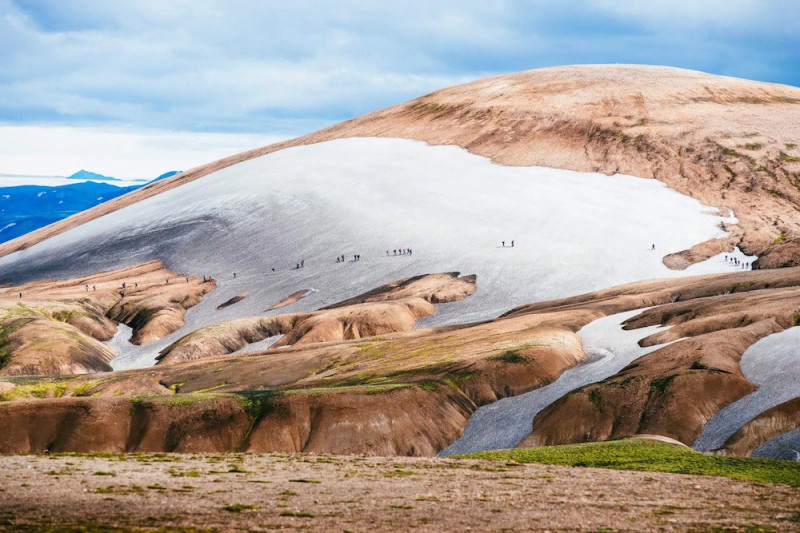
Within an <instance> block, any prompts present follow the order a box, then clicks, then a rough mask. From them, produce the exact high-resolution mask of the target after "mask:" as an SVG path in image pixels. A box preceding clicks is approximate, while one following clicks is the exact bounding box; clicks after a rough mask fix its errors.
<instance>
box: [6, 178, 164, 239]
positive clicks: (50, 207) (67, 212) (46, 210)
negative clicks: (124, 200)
mask: <svg viewBox="0 0 800 533" xmlns="http://www.w3.org/2000/svg"><path fill="white" fill-rule="evenodd" d="M175 174H178V171H176V170H172V171H170V172H166V173H164V174H162V175H160V176H159V177H157V178H156V179H154V180H152V181H150V182H149V183H152V182H154V181H158V180H163V179H166V178H169V177H170V176H174V175H175ZM70 178H71V179H75V180H92V181H82V182H79V183H74V184H70V185H61V186H55V187H54V186H46V185H19V186H15V187H0V243H3V242H6V241H10V240H11V239H15V238H17V237H19V236H21V235H25V234H26V233H30V232H31V231H34V230H36V229H39V228H42V227H44V226H47V225H48V224H52V223H53V222H57V221H59V220H61V219H63V218H67V217H68V216H71V215H74V214H75V213H80V212H81V211H84V210H86V209H89V208H91V207H94V206H96V205H98V204H102V203H103V202H107V201H108V200H111V199H112V198H116V197H117V196H122V195H123V194H126V193H129V192H131V191H133V190H135V189H138V188H139V187H142V185H132V186H129V187H120V186H119V185H116V184H114V183H113V182H115V181H121V180H118V179H117V178H112V177H109V176H103V175H102V174H96V173H94V172H89V171H86V170H81V171H79V172H76V173H75V174H73V175H72V176H70ZM143 185H144V184H143Z"/></svg>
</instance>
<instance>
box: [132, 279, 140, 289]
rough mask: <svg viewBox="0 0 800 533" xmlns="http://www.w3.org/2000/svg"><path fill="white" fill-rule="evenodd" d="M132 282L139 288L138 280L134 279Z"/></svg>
mask: <svg viewBox="0 0 800 533" xmlns="http://www.w3.org/2000/svg"><path fill="white" fill-rule="evenodd" d="M133 284H134V285H135V286H136V288H137V289H138V288H139V282H138V281H134V282H133Z"/></svg>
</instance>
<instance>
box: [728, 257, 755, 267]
mask: <svg viewBox="0 0 800 533" xmlns="http://www.w3.org/2000/svg"><path fill="white" fill-rule="evenodd" d="M729 259H730V260H729ZM725 262H726V263H730V264H732V265H733V266H737V267H739V268H741V269H742V270H755V265H754V264H753V263H750V262H747V261H740V260H739V259H737V258H736V257H733V256H731V257H730V258H728V256H727V255H726V256H725Z"/></svg>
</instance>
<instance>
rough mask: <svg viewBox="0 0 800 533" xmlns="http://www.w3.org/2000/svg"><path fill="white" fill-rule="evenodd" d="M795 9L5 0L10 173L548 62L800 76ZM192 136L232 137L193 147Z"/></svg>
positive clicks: (308, 125)
mask: <svg viewBox="0 0 800 533" xmlns="http://www.w3.org/2000/svg"><path fill="white" fill-rule="evenodd" d="M797 20H800V2H798V1H796V0H760V1H758V0H726V1H723V0H705V1H703V2H698V1H696V0H669V1H668V0H649V1H647V2H642V1H635V0H630V1H623V0H583V1H580V0H532V1H527V2H524V1H511V0H509V1H493V0H483V1H480V2H478V1H446V0H443V1H440V2H426V1H422V0H406V1H404V2H371V1H367V0H360V1H359V0H342V1H340V2H323V1H314V2H311V1H298V2H277V1H271V0H269V1H247V0H226V1H222V0H213V1H212V0H208V1H202V2H201V1H193V0H171V1H170V2H160V1H156V0H124V1H123V0H120V1H118V2H116V1H115V2H107V1H102V0H69V1H62V0H0V49H1V50H3V52H2V53H1V54H0V125H2V127H0V173H15V172H16V173H31V174H41V173H60V174H65V173H70V172H73V171H74V170H77V169H76V168H71V167H69V166H67V165H68V164H71V162H69V161H65V162H64V163H58V162H57V161H56V159H58V158H57V156H52V157H51V159H53V161H51V163H53V164H54V165H55V166H56V167H58V165H59V164H60V165H61V167H58V169H57V170H56V169H54V168H53V167H52V166H51V165H50V163H47V162H46V161H43V160H39V161H38V164H39V165H40V166H38V167H37V166H36V163H37V161H36V160H32V159H31V157H33V156H22V155H19V154H20V153H22V152H32V153H34V154H35V153H37V149H38V152H39V153H44V154H45V155H47V148H48V147H55V145H60V144H62V142H61V139H63V137H62V136H63V134H64V132H65V131H66V128H78V129H80V130H81V131H82V132H83V133H81V134H80V135H76V138H81V137H83V138H84V140H85V141H86V143H87V145H86V150H82V149H81V150H75V147H74V146H73V149H74V153H76V155H77V156H80V157H84V158H86V157H90V158H91V157H93V156H91V155H88V156H87V155H85V154H91V153H92V150H91V146H92V145H93V144H94V145H96V144H97V143H101V144H102V143H105V142H110V143H111V145H115V143H116V144H118V145H120V146H126V142H127V141H126V140H125V139H126V137H125V136H129V137H128V138H127V139H128V141H131V144H130V146H132V147H135V146H136V145H137V143H138V144H139V145H147V144H148V143H147V142H145V141H143V140H142V139H138V138H139V136H148V135H155V137H156V138H158V135H161V136H162V138H169V139H171V140H172V142H171V145H170V146H171V149H172V150H173V151H174V152H173V153H175V154H176V155H175V159H176V162H175V163H173V162H167V163H165V164H163V165H161V166H158V168H156V165H158V164H159V163H157V160H158V161H160V160H161V159H160V158H162V157H163V156H164V155H166V154H165V153H164V151H162V152H161V153H159V154H153V155H152V158H151V157H150V156H147V157H144V158H143V159H148V160H149V159H152V162H151V163H148V164H143V163H141V162H140V163H136V162H135V161H136V159H137V158H136V157H132V158H131V159H130V160H129V161H128V162H126V163H125V164H124V165H123V164H122V162H121V158H120V157H117V162H118V163H119V165H115V164H111V163H112V162H106V163H102V162H100V164H108V166H106V167H104V168H91V170H95V171H98V172H105V173H109V174H111V175H119V176H120V177H128V178H130V177H141V176H142V175H153V174H157V173H159V172H161V171H163V170H168V169H170V168H187V165H189V166H193V164H201V163H203V162H205V161H206V160H210V159H208V157H210V156H216V155H217V154H218V153H219V154H221V155H228V153H230V152H228V153H225V152H221V151H220V150H227V149H233V150H234V151H240V150H243V149H247V148H253V147H255V146H259V145H262V144H267V143H269V142H273V141H275V140H279V139H283V138H288V137H293V136H297V135H302V134H304V133H308V132H310V131H314V130H316V129H319V128H322V127H325V126H328V125H330V124H333V123H336V122H340V121H342V120H346V119H348V118H352V117H355V116H358V115H361V114H363V113H366V112H369V111H372V110H375V109H379V108H382V107H385V106H388V105H392V104H396V103H399V102H403V101H406V100H409V99H411V98H414V97H417V96H420V95H422V94H425V93H428V92H430V91H432V90H435V89H439V88H442V87H445V86H449V85H454V84H458V83H464V82H467V81H471V80H474V79H478V78H482V77H485V76H490V75H496V74H503V73H509V72H516V71H521V70H527V69H531V68H540V67H546V66H556V65H566V64H588V63H641V64H658V65H669V66H675V67H682V68H690V69H695V70H701V71H705V72H710V73H714V74H722V75H728V76H736V77H743V78H749V79H756V80H760V81H769V82H776V83H785V84H789V85H800V68H798V66H800V30H798V28H797ZM20 127H25V128H33V127H36V128H45V129H44V130H42V129H39V130H38V131H39V133H38V135H39V136H40V140H39V141H38V144H39V145H42V144H44V145H45V146H44V147H43V146H38V147H37V146H35V145H34V146H32V147H30V149H27V150H26V149H25V148H24V147H20V143H21V142H22V141H19V140H17V141H16V142H14V139H16V138H18V137H19V135H17V130H18V128H20ZM59 128H61V129H59ZM29 132H30V130H29ZM185 132H192V133H190V134H189V133H185ZM208 134H213V135H212V136H211V137H206V136H207V135H208ZM109 135H110V137H109ZM130 136H132V137H130ZM184 136H186V137H187V138H188V137H192V136H194V139H195V141H196V140H197V139H203V142H200V143H199V144H201V145H208V143H211V144H213V143H214V141H220V142H221V143H222V144H223V145H224V146H222V147H221V148H220V150H216V151H215V152H214V153H213V154H212V153H211V152H208V153H203V152H202V150H198V149H197V148H195V149H194V150H190V152H191V153H181V151H182V150H184V148H186V147H188V146H189V143H188V142H184V143H183V144H182V146H183V147H179V145H181V143H180V142H178V139H180V138H182V137H184ZM22 137H23V138H24V137H25V135H22ZM33 137H37V135H33ZM134 138H137V139H138V140H136V141H134V140H133V139H134ZM41 139H44V140H41ZM48 139H49V140H48ZM108 139H112V141H108ZM113 139H116V140H113ZM76 142H77V141H75V142H73V143H72V144H73V145H74V144H75V143H76ZM253 142H254V143H256V144H249V143H253ZM9 143H11V144H13V147H14V148H15V150H16V153H17V156H16V159H14V158H12V157H11V156H12V155H13V154H12V153H11V148H10V147H9ZM167 144H170V143H167ZM164 146H166V145H164ZM140 148H141V147H140ZM131 149H132V150H133V149H134V148H131ZM141 149H145V148H141ZM165 150H166V149H165ZM112 152H113V150H112ZM51 155H52V154H51ZM110 155H113V153H112V154H110ZM58 157H61V156H58ZM59 160H63V158H62V159H59ZM91 164H92V161H85V159H84V160H83V162H82V163H80V164H79V165H78V168H80V167H89V166H91ZM118 167H123V168H118ZM134 167H135V168H134ZM126 169H127V170H126ZM126 171H127V175H125V173H126Z"/></svg>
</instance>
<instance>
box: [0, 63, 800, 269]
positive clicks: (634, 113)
mask: <svg viewBox="0 0 800 533" xmlns="http://www.w3.org/2000/svg"><path fill="white" fill-rule="evenodd" d="M352 136H380V137H403V138H410V139H418V140H423V141H426V142H428V143H431V144H455V145H458V146H461V147H463V148H466V149H467V150H469V151H471V152H474V153H476V154H479V155H483V156H486V157H489V158H491V159H493V160H495V161H497V162H498V163H502V164H506V165H542V166H548V167H556V168H565V169H571V170H582V171H601V172H606V173H613V172H620V173H624V174H631V175H635V176H641V177H648V178H649V177H653V178H656V179H659V180H661V181H663V182H665V183H666V184H668V185H669V186H671V187H673V188H675V189H676V190H678V191H680V192H682V193H684V194H687V195H690V196H693V197H695V198H698V199H700V200H702V201H703V202H705V203H707V204H709V205H714V206H719V207H728V208H731V209H733V210H734V212H735V214H736V216H737V217H739V219H740V223H741V224H740V226H741V227H740V228H736V227H731V228H729V230H731V231H732V232H733V238H732V239H731V240H729V241H726V242H724V243H709V244H705V245H702V246H701V247H698V249H696V250H693V251H692V252H691V253H687V254H683V255H681V256H677V257H672V258H669V260H668V264H669V265H671V266H673V267H676V268H680V267H683V266H685V265H686V264H688V263H691V262H695V261H697V260H700V259H703V258H704V257H707V256H708V255H709V254H711V253H712V252H713V253H716V251H718V250H719V249H720V248H721V247H724V248H728V247H730V246H732V245H733V244H734V243H738V244H740V246H742V248H743V249H744V250H746V251H747V252H748V253H750V254H754V253H755V254H759V255H762V256H763V257H762V260H761V265H762V266H764V267H767V268H770V267H778V266H791V265H797V264H798V260H800V253H799V252H798V250H800V242H799V241H798V239H800V211H799V210H798V206H800V189H799V188H798V186H799V185H800V149H799V148H798V146H800V89H798V88H795V87H789V86H782V85H775V84H768V83H760V82H753V81H747V80H741V79H736V78H728V77H721V76H714V75H710V74H704V73H700V72H695V71H688V70H682V69H675V68H668V67H652V66H637V65H590V66H569V67H555V68H546V69H539V70H532V71H526V72H521V73H517V74H510V75H505V76H498V77H494V78H488V79H484V80H479V81H475V82H472V83H468V84H465V85H460V86H456V87H450V88H446V89H442V90H439V91H436V92H434V93H431V94H429V95H426V96H423V97H421V98H418V99H416V100H412V101H411V102H407V103H404V104H400V105H397V106H394V107H390V108H387V109H383V110H380V111H376V112H373V113H369V114H367V115H364V116H362V117H358V118H355V119H353V120H349V121H346V122H343V123H341V124H337V125H335V126H332V127H330V128H327V129H324V130H321V131H319V132H316V133H312V134H310V135H306V136H304V137H300V138H297V139H293V140H291V141H287V142H283V143H279V144H275V145H270V146H267V147H264V148H258V149H255V150H251V151H248V152H243V153H241V154H237V155H235V156H231V157H228V158H225V159H221V160H219V161H216V162H213V163H210V164H208V165H204V166H201V167H197V168H195V169H192V170H189V171H187V172H184V173H182V174H179V175H177V176H174V177H172V178H169V179H166V180H163V181H159V182H157V183H154V184H151V185H148V186H147V187H144V188H142V189H139V190H137V191H134V192H132V193H129V194H128V195H125V196H123V197H120V198H116V199H114V200H112V201H110V202H107V203H104V204H102V205H100V206H97V207H95V208H93V209H91V210H89V211H85V212H83V213H79V214H77V215H74V216H73V217H70V218H68V219H66V220H64V221H61V222H57V223H55V224H52V225H50V226H47V227H45V228H42V229H40V230H37V231H36V232H33V233H31V234H29V235H26V236H23V237H20V238H18V239H15V240H13V241H9V242H7V243H5V244H3V245H0V255H6V254H9V253H12V252H14V251H17V250H22V249H25V248H27V247H29V246H31V245H33V244H35V243H37V242H41V241H42V240H45V239H47V238H49V237H51V236H53V235H57V234H59V233H62V232H64V231H66V230H67V229H70V228H73V227H76V226H78V225H80V224H82V223H84V222H86V221H88V220H92V219H94V218H97V217H99V216H102V215H104V214H106V213H110V212H113V211H115V210H117V209H120V208H121V207H124V206H126V205H130V204H131V203H134V202H137V201H139V200H141V199H144V198H148V197H150V196H153V195H155V194H158V193H160V192H163V191H165V190H169V189H171V188H174V187H177V186H180V185H181V184H183V183H186V182H188V181H192V180H194V179H197V178H199V177H202V176H205V175H208V174H210V173H212V172H214V171H216V170H219V169H220V168H224V167H227V166H230V165H233V164H236V163H239V162H241V161H245V160H247V159H251V158H253V157H258V156H261V155H264V154H267V153H270V152H273V151H276V150H280V149H282V148H286V147H289V146H297V145H302V144H310V143H316V142H321V141H326V140H331V139H337V138H342V137H352Z"/></svg>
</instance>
